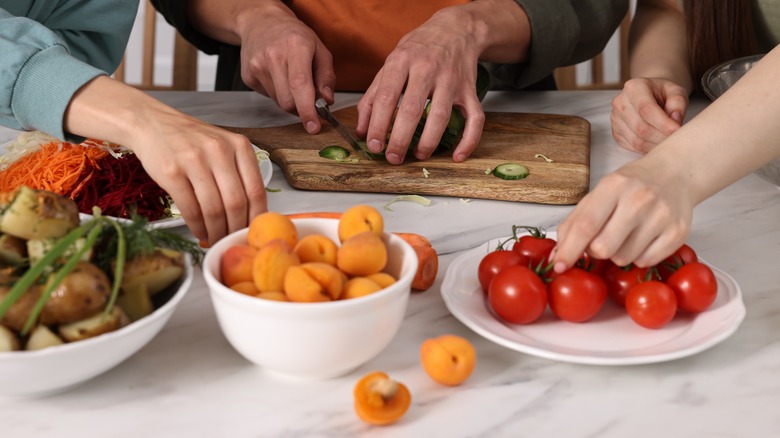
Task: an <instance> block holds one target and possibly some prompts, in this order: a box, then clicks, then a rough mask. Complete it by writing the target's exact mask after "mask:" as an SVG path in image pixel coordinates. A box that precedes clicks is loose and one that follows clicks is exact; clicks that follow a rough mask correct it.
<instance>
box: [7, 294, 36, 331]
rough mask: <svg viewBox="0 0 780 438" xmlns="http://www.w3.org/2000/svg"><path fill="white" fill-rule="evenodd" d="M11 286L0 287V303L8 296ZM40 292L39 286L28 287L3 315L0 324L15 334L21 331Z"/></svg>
mask: <svg viewBox="0 0 780 438" xmlns="http://www.w3.org/2000/svg"><path fill="white" fill-rule="evenodd" d="M11 286H12V285H2V286H0V302H2V301H3V300H4V299H5V297H6V296H7V295H8V292H9V291H10V290H11ZM41 292H42V290H41V287H40V285H37V284H34V285H32V286H30V288H29V289H27V291H26V292H25V293H24V294H22V296H21V297H19V299H18V300H16V302H15V303H13V304H12V305H11V307H10V308H9V309H8V311H7V312H6V313H5V315H3V318H2V319H0V323H2V324H4V325H5V326H7V327H9V328H11V329H13V330H16V331H17V332H18V331H21V330H22V327H24V324H25V323H26V322H27V318H29V317H30V313H32V310H33V308H34V307H35V303H36V302H37V301H38V298H40V296H41Z"/></svg>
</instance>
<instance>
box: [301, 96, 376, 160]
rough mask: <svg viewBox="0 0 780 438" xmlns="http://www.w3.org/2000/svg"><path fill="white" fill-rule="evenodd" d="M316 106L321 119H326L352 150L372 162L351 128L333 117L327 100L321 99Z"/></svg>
mask: <svg viewBox="0 0 780 438" xmlns="http://www.w3.org/2000/svg"><path fill="white" fill-rule="evenodd" d="M314 106H315V107H317V113H319V115H320V117H322V118H323V119H325V120H326V121H327V122H328V123H329V124H330V126H332V127H334V128H335V129H336V131H337V132H338V133H339V134H340V135H341V137H342V138H343V139H344V140H346V142H347V144H349V145H350V147H352V149H353V150H354V151H355V152H357V153H359V154H360V156H362V157H363V158H366V159H368V160H372V158H371V155H370V154H369V153H368V151H367V150H365V149H364V148H363V147H361V145H360V143H358V141H357V139H356V138H355V136H353V135H352V132H350V130H349V128H347V127H346V126H344V125H342V124H341V122H339V120H338V119H337V118H336V117H335V116H334V115H333V113H331V112H330V109H329V108H328V104H327V103H326V102H325V99H322V98H319V99H317V100H316V101H315V102H314Z"/></svg>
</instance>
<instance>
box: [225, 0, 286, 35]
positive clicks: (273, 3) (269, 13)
mask: <svg viewBox="0 0 780 438" xmlns="http://www.w3.org/2000/svg"><path fill="white" fill-rule="evenodd" d="M233 16H234V17H235V21H234V23H235V25H234V26H235V27H234V29H233V31H234V33H235V34H236V35H237V36H238V38H239V41H244V40H245V39H246V37H245V35H247V34H249V33H251V32H252V31H253V30H255V29H256V28H257V26H258V23H261V22H267V21H269V20H276V19H285V18H290V17H295V14H294V13H293V12H292V11H291V10H290V8H288V7H287V6H286V5H285V4H284V3H282V2H281V1H278V0H267V1H261V2H256V3H253V4H252V6H251V7H248V6H244V7H241V8H238V9H237V10H235V11H234V14H233Z"/></svg>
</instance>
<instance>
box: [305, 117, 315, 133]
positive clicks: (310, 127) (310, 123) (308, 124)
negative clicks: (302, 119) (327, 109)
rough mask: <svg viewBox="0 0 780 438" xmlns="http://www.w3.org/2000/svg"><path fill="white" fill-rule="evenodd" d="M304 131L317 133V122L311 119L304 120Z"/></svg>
mask: <svg viewBox="0 0 780 438" xmlns="http://www.w3.org/2000/svg"><path fill="white" fill-rule="evenodd" d="M306 132H308V133H309V134H316V133H317V124H316V123H314V122H313V121H311V120H310V121H308V122H306Z"/></svg>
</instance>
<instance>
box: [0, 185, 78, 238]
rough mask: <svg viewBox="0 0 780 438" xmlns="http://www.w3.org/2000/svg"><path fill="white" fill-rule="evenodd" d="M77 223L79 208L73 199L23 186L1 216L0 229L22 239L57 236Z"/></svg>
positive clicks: (63, 233)
mask: <svg viewBox="0 0 780 438" xmlns="http://www.w3.org/2000/svg"><path fill="white" fill-rule="evenodd" d="M78 225H79V209H78V206H77V205H76V203H75V202H74V201H73V200H71V199H68V198H66V197H64V196H60V195H58V194H56V193H53V192H48V191H44V190H33V189H31V188H29V187H24V186H22V187H20V188H19V190H18V191H17V192H16V196H15V197H14V199H13V201H12V202H11V203H10V204H9V205H8V208H7V209H5V211H4V212H3V215H2V216H0V231H1V232H3V233H7V234H10V235H12V236H16V237H19V238H22V239H49V238H58V237H62V236H64V235H66V234H67V233H68V232H69V231H71V230H72V229H74V228H76V227H78Z"/></svg>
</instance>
